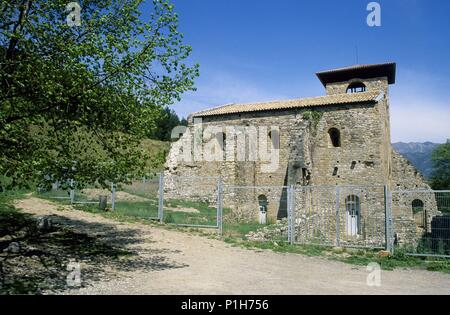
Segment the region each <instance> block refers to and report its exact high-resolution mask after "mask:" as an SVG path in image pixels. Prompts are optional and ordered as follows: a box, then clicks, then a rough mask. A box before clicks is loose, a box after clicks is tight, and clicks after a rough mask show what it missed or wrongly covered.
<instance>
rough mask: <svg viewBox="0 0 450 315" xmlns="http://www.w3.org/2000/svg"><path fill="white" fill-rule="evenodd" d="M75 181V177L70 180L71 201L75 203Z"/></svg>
mask: <svg viewBox="0 0 450 315" xmlns="http://www.w3.org/2000/svg"><path fill="white" fill-rule="evenodd" d="M74 183H75V181H74V180H73V179H71V180H70V193H69V196H70V203H71V204H73V203H74V202H75V188H74Z"/></svg>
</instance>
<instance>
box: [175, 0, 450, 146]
mask: <svg viewBox="0 0 450 315" xmlns="http://www.w3.org/2000/svg"><path fill="white" fill-rule="evenodd" d="M369 2H370V1H363V0H316V1H302V0H278V1H275V0H272V1H269V0H172V3H173V4H174V5H175V10H176V12H178V13H179V16H180V31H181V32H182V33H184V35H185V42H186V43H187V44H190V45H191V46H192V47H193V50H194V51H193V54H192V58H191V61H193V62H198V63H200V66H201V68H200V71H201V73H200V74H201V76H200V78H198V79H197V80H196V86H197V88H198V90H197V91H196V92H192V93H186V94H185V95H184V96H183V100H182V101H181V102H180V103H178V104H175V105H174V106H173V108H174V109H175V110H176V111H177V113H178V114H179V115H182V116H187V115H188V114H189V113H191V112H193V111H198V110H201V109H204V108H208V107H213V106H218V105H222V104H226V103H232V102H252V101H268V100H274V99H289V98H300V97H309V96H318V95H323V94H324V93H325V92H324V89H323V87H322V85H321V84H320V82H319V80H318V79H317V78H316V76H315V73H316V72H317V71H320V70H326V69H331V68H336V67H342V66H347V65H353V64H356V63H360V64H365V63H378V62H386V61H395V62H397V83H396V84H395V85H393V86H391V90H390V93H391V129H392V141H393V142H396V141H406V142H409V141H433V142H445V140H446V139H447V138H450V110H449V105H450V103H449V100H450V81H449V79H450V58H449V57H450V40H449V34H448V33H449V32H450V19H449V18H448V16H449V15H450V1H447V0H441V1H438V0H384V1H377V2H379V3H380V5H381V9H382V12H381V14H382V20H381V23H382V25H381V27H374V28H371V27H368V26H367V23H366V17H367V15H368V14H369V12H368V11H366V7H367V4H368V3H369ZM356 50H357V51H358V54H356ZM357 55H358V59H357Z"/></svg>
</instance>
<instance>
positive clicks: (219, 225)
mask: <svg viewBox="0 0 450 315" xmlns="http://www.w3.org/2000/svg"><path fill="white" fill-rule="evenodd" d="M222 194H223V191H222V178H221V177H218V178H217V234H218V236H219V237H221V236H222V232H223V218H222V216H223V196H222Z"/></svg>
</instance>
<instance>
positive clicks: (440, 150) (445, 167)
mask: <svg viewBox="0 0 450 315" xmlns="http://www.w3.org/2000/svg"><path fill="white" fill-rule="evenodd" d="M431 159H432V161H433V171H432V177H431V186H432V187H433V189H436V190H448V189H450V141H447V143H445V144H441V145H440V146H438V147H437V148H436V149H435V150H434V151H433V153H432V155H431Z"/></svg>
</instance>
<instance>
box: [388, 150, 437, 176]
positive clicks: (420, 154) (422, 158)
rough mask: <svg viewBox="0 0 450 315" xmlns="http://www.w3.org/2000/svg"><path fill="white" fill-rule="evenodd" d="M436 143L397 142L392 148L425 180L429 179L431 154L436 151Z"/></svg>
mask: <svg viewBox="0 0 450 315" xmlns="http://www.w3.org/2000/svg"><path fill="white" fill-rule="evenodd" d="M438 145H439V144H438V143H432V142H424V143H420V142H410V143H404V142H397V143H393V144H392V147H393V148H394V149H395V151H397V152H398V153H400V154H401V155H403V156H404V157H405V158H407V159H408V160H409V161H410V162H411V164H412V165H414V166H415V167H416V168H417V169H418V170H419V171H420V173H422V175H423V176H425V178H430V176H431V171H432V167H433V166H432V162H431V153H432V152H433V151H434V149H436V147H437V146H438Z"/></svg>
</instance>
